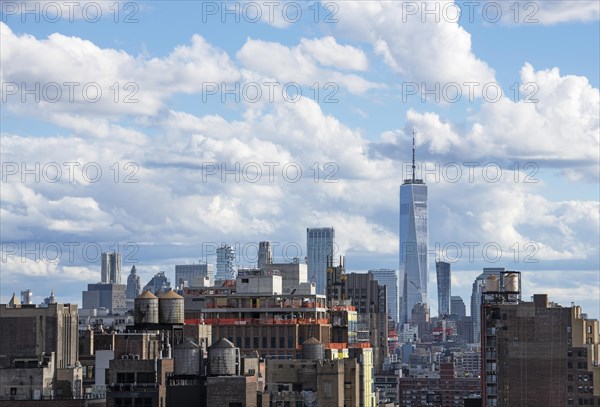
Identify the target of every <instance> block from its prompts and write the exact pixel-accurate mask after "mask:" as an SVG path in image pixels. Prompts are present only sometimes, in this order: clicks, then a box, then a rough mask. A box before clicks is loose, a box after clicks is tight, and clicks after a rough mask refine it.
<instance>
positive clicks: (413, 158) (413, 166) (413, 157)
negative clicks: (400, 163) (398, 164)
mask: <svg viewBox="0 0 600 407" xmlns="http://www.w3.org/2000/svg"><path fill="white" fill-rule="evenodd" d="M412 134H413V154H412V183H413V184H414V183H415V168H416V166H415V131H414V130H413V133H412Z"/></svg>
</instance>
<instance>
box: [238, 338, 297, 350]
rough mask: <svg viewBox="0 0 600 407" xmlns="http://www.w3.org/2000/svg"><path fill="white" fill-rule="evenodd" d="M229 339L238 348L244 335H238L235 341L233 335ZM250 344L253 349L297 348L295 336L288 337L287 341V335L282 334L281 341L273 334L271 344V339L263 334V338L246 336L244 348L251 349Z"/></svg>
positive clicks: (240, 346)
mask: <svg viewBox="0 0 600 407" xmlns="http://www.w3.org/2000/svg"><path fill="white" fill-rule="evenodd" d="M227 339H229V341H230V342H233V343H235V346H237V347H238V348H242V337H241V336H238V337H236V338H235V342H234V341H233V338H232V337H229V338H227ZM286 342H287V343H286ZM250 345H252V349H261V348H262V349H267V348H271V349H277V348H279V349H295V348H296V344H295V341H294V338H293V337H291V336H289V337H287V341H286V337H285V336H280V337H279V342H278V341H277V337H275V336H271V341H270V345H271V346H269V341H268V338H267V337H266V336H263V337H262V338H259V337H258V336H255V337H253V338H250V337H245V338H244V346H243V348H244V349H250V347H251V346H250ZM259 345H260V346H259Z"/></svg>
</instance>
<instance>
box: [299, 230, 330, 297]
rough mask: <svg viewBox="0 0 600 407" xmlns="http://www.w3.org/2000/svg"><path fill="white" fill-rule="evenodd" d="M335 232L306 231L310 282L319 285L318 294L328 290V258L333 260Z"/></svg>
mask: <svg viewBox="0 0 600 407" xmlns="http://www.w3.org/2000/svg"><path fill="white" fill-rule="evenodd" d="M334 240H335V230H334V229H333V228H332V227H331V228H308V229H306V251H307V253H306V260H307V269H308V280H309V281H312V282H315V283H316V285H317V294H325V292H326V290H327V258H328V257H329V258H330V259H331V260H333V245H334Z"/></svg>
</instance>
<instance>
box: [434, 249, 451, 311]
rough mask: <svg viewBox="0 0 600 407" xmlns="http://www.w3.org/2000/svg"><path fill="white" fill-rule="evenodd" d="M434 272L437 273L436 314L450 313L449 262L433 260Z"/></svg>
mask: <svg viewBox="0 0 600 407" xmlns="http://www.w3.org/2000/svg"><path fill="white" fill-rule="evenodd" d="M435 273H436V275H437V290H438V315H439V316H442V315H450V292H451V287H452V283H451V279H450V263H446V262H445V261H436V262H435Z"/></svg>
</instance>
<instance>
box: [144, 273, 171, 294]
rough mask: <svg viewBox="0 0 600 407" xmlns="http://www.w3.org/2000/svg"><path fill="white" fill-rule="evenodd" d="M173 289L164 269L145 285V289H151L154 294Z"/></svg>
mask: <svg viewBox="0 0 600 407" xmlns="http://www.w3.org/2000/svg"><path fill="white" fill-rule="evenodd" d="M170 289H171V283H170V282H169V279H167V276H166V275H165V272H164V271H159V272H158V273H156V274H155V275H154V277H152V278H151V279H150V281H149V282H148V284H146V285H145V286H144V291H151V292H152V293H153V294H157V293H158V292H167V291H169V290H170Z"/></svg>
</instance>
